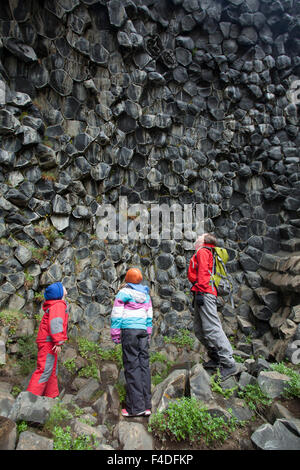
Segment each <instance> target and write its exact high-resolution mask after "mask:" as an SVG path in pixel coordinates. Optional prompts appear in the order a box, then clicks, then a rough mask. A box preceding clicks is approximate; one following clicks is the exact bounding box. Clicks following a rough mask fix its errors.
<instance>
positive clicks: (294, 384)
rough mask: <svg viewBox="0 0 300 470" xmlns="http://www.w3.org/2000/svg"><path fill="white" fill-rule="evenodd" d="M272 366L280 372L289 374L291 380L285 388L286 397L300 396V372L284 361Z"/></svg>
mask: <svg viewBox="0 0 300 470" xmlns="http://www.w3.org/2000/svg"><path fill="white" fill-rule="evenodd" d="M271 368H272V369H273V370H274V371H276V372H279V373H280V374H284V375H287V376H288V377H290V380H289V382H288V384H287V386H286V387H285V388H284V397H285V398H300V374H299V372H297V371H295V370H293V369H292V368H290V367H288V366H286V365H285V364H284V363H283V362H279V363H278V364H272V365H271Z"/></svg>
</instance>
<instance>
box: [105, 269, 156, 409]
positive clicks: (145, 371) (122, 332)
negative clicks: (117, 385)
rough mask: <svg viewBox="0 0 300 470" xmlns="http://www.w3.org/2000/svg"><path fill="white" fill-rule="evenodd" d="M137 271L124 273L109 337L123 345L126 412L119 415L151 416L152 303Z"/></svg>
mask: <svg viewBox="0 0 300 470" xmlns="http://www.w3.org/2000/svg"><path fill="white" fill-rule="evenodd" d="M142 280H143V276H142V273H141V271H140V270H139V269H137V268H131V269H129V270H128V271H127V273H126V277H125V283H126V284H125V286H123V287H121V289H120V290H119V292H118V294H117V296H116V298H115V301H114V304H113V309H112V312H111V337H112V340H113V342H114V343H116V344H118V343H122V352H123V364H124V373H125V379H126V409H123V410H122V415H123V416H125V417H130V416H149V415H150V414H151V373H150V365H149V351H148V349H149V343H150V338H151V334H152V315H153V311H152V303H151V298H150V295H149V287H147V286H145V285H143V284H141V281H142Z"/></svg>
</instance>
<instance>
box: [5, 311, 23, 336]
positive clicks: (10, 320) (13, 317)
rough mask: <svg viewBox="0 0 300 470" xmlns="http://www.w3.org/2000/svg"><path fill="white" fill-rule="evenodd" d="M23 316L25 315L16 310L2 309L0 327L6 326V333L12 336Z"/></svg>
mask: <svg viewBox="0 0 300 470" xmlns="http://www.w3.org/2000/svg"><path fill="white" fill-rule="evenodd" d="M24 317H25V315H24V314H23V313H21V312H19V311H18V310H8V309H6V310H2V311H1V312H0V327H1V326H8V327H9V330H8V335H9V336H12V335H14V334H15V332H16V329H17V326H18V324H19V321H20V320H21V319H22V318H24Z"/></svg>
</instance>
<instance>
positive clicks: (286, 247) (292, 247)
mask: <svg viewBox="0 0 300 470" xmlns="http://www.w3.org/2000/svg"><path fill="white" fill-rule="evenodd" d="M280 247H281V249H282V250H283V251H288V252H289V253H293V254H294V253H295V252H297V251H300V238H291V239H290V240H282V241H281V242H280Z"/></svg>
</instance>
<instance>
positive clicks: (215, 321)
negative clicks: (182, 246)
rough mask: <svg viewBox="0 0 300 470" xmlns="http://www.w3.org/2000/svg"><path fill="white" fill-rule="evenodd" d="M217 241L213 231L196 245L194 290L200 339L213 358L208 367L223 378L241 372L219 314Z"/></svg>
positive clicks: (201, 238)
mask: <svg viewBox="0 0 300 470" xmlns="http://www.w3.org/2000/svg"><path fill="white" fill-rule="evenodd" d="M216 244H217V240H216V238H215V236H214V235H213V234H210V233H205V234H203V235H202V236H201V237H199V238H198V240H197V241H196V244H195V249H196V252H197V254H196V256H197V262H198V271H197V282H196V283H195V284H194V285H193V287H192V291H193V292H194V295H195V315H194V329H195V335H196V337H197V338H198V339H199V341H200V342H201V343H202V344H204V346H205V347H206V349H207V354H208V356H209V357H210V359H211V360H210V361H208V362H207V363H205V364H204V367H206V368H220V374H221V378H222V379H225V378H227V377H230V376H231V375H234V374H236V373H237V367H236V364H235V360H234V359H233V356H232V352H233V351H232V347H231V344H230V342H229V341H228V339H227V336H226V335H225V333H224V331H223V328H222V324H221V321H220V319H219V316H218V313H217V290H216V288H215V286H214V284H213V282H212V280H211V275H212V273H213V254H212V250H213V248H214V247H215V246H216Z"/></svg>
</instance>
